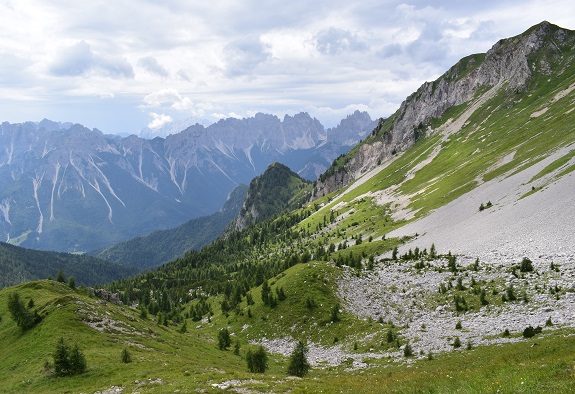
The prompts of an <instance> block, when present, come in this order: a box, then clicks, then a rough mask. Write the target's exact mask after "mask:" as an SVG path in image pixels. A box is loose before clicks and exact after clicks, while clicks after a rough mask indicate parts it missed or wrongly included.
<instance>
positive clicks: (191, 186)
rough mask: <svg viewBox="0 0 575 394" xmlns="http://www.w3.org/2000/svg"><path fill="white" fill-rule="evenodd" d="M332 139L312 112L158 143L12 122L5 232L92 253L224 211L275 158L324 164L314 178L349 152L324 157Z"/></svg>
mask: <svg viewBox="0 0 575 394" xmlns="http://www.w3.org/2000/svg"><path fill="white" fill-rule="evenodd" d="M348 131H349V133H350V134H353V130H348ZM326 138H327V137H326V132H325V129H324V127H323V126H322V125H321V123H320V122H319V121H318V120H317V119H314V118H312V117H311V116H310V115H309V114H307V113H299V114H296V115H293V116H286V117H284V118H283V120H280V118H278V117H277V116H276V115H270V114H264V113H258V114H256V115H255V116H253V117H250V118H245V119H224V120H221V121H219V122H217V123H215V124H212V125H210V126H207V127H205V126H203V125H201V124H194V125H192V126H189V127H187V128H186V129H185V130H183V131H181V132H179V133H175V134H171V135H168V136H166V137H165V138H164V137H156V138H154V139H152V140H149V139H144V138H141V137H140V136H137V135H130V136H128V137H125V138H123V137H119V136H110V135H104V134H103V133H102V132H101V131H100V130H98V129H88V128H86V127H84V126H82V125H81V124H72V123H59V122H52V121H49V120H42V121H41V122H26V123H20V124H10V123H7V122H4V123H2V125H1V126H0V146H1V147H2V149H0V238H2V239H3V240H6V241H9V242H11V243H14V244H17V245H21V246H25V247H30V248H36V249H53V250H59V251H86V250H92V249H97V248H101V247H104V246H106V245H109V244H111V243H116V242H120V241H123V240H126V239H128V238H131V237H134V236H138V235H142V234H145V233H147V232H150V231H153V230H159V229H166V228H171V227H176V226H178V225H180V224H182V223H185V222H186V221H188V220H190V219H192V218H194V217H198V216H205V215H209V214H211V213H213V212H216V211H218V210H219V209H221V208H222V205H223V204H224V203H225V201H226V198H227V197H228V194H229V193H230V191H231V190H232V189H233V188H234V187H236V186H237V185H238V184H242V183H243V184H246V183H249V181H250V180H251V179H253V178H254V177H255V176H257V175H259V174H261V173H263V172H264V171H265V169H266V168H267V167H268V165H269V164H270V163H272V162H274V161H282V162H285V163H287V164H289V165H290V166H291V167H292V168H295V169H297V170H298V171H301V170H303V169H304V166H306V165H307V164H308V163H310V162H311V163H316V164H317V168H318V170H316V171H315V173H314V172H312V171H309V172H308V173H306V176H307V177H308V178H310V179H315V176H317V173H319V172H321V171H322V170H323V169H325V168H326V167H327V165H329V163H330V162H331V160H333V158H334V157H335V156H334V157H331V155H332V154H335V152H336V151H337V150H338V149H339V150H347V149H349V146H347V145H346V146H343V145H341V144H340V145H337V144H338V143H337V141H336V147H335V148H334V149H333V150H332V151H329V152H327V153H325V152H324V153H322V154H326V155H327V156H328V159H327V160H325V159H324V158H323V157H321V156H318V153H319V152H320V147H321V146H322V144H323V143H324V142H325V141H326ZM340 153H341V152H339V151H337V154H340ZM337 154H336V155H337ZM324 162H325V163H326V164H323V163H324Z"/></svg>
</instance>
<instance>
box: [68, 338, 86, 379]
mask: <svg viewBox="0 0 575 394" xmlns="http://www.w3.org/2000/svg"><path fill="white" fill-rule="evenodd" d="M85 371H86V358H85V357H84V353H82V352H81V351H80V348H78V345H77V344H76V345H74V348H73V349H72V351H71V352H70V374H71V375H77V374H81V373H84V372H85Z"/></svg>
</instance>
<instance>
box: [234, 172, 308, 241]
mask: <svg viewBox="0 0 575 394" xmlns="http://www.w3.org/2000/svg"><path fill="white" fill-rule="evenodd" d="M310 191H311V183H310V182H307V181H305V180H304V179H302V178H301V177H300V176H299V175H297V174H296V173H294V172H292V171H291V170H290V169H289V168H288V167H286V166H284V165H283V164H280V163H272V164H271V165H270V166H269V167H268V169H267V170H266V171H265V172H264V173H263V174H262V175H260V176H258V177H256V178H254V179H253V180H252V181H251V182H250V187H249V190H248V193H247V196H246V199H245V201H244V203H243V205H242V208H241V210H240V213H239V215H238V217H237V219H236V220H235V223H234V226H233V227H234V228H235V229H236V230H241V229H244V228H246V227H248V226H249V225H251V224H254V223H257V222H261V221H263V220H266V219H268V218H270V217H272V216H275V215H278V214H280V213H283V212H286V211H291V210H293V209H296V208H299V207H300V206H301V205H302V204H303V203H304V202H305V201H307V200H308V199H309V193H310Z"/></svg>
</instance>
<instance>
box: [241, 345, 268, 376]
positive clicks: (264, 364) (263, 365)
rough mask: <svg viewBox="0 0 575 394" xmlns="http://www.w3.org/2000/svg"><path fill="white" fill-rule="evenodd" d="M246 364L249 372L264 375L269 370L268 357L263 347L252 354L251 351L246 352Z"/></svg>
mask: <svg viewBox="0 0 575 394" xmlns="http://www.w3.org/2000/svg"><path fill="white" fill-rule="evenodd" d="M246 362H247V364H248V371H250V372H257V373H264V372H265V371H266V369H268V368H269V365H268V355H267V353H266V350H265V349H264V347H263V346H260V347H259V348H258V350H256V351H255V352H252V351H251V349H250V350H248V352H247V354H246Z"/></svg>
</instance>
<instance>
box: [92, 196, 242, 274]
mask: <svg viewBox="0 0 575 394" xmlns="http://www.w3.org/2000/svg"><path fill="white" fill-rule="evenodd" d="M247 191H248V187H247V186H246V185H240V186H238V187H236V188H235V189H234V190H233V191H232V193H231V194H230V197H229V198H228V201H226V203H225V205H224V207H223V208H222V209H221V210H220V211H218V212H216V213H213V214H211V215H209V216H202V217H199V218H195V219H192V220H190V221H189V222H186V223H184V224H182V225H181V226H178V227H176V228H173V229H169V230H158V231H154V232H152V233H150V234H147V235H144V236H141V237H136V238H133V239H130V240H128V241H124V242H121V243H119V244H115V245H112V246H109V247H107V248H104V249H101V250H98V251H95V252H91V253H90V254H92V255H94V256H96V257H98V258H101V259H103V260H107V261H111V262H114V263H117V264H120V265H125V266H130V267H134V268H137V269H145V268H150V267H155V266H158V265H161V264H163V263H166V262H168V261H171V260H174V259H175V258H177V257H179V256H183V255H184V253H185V252H187V251H188V250H193V249H200V248H201V247H202V246H204V245H207V244H209V243H210V242H212V241H213V240H214V239H216V238H217V237H219V236H220V235H221V234H222V233H223V231H224V229H225V228H226V226H227V225H228V224H229V223H230V222H231V221H232V220H233V219H234V218H235V217H236V216H237V215H238V214H239V212H240V208H241V207H242V203H243V202H244V199H245V197H246V193H247Z"/></svg>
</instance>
